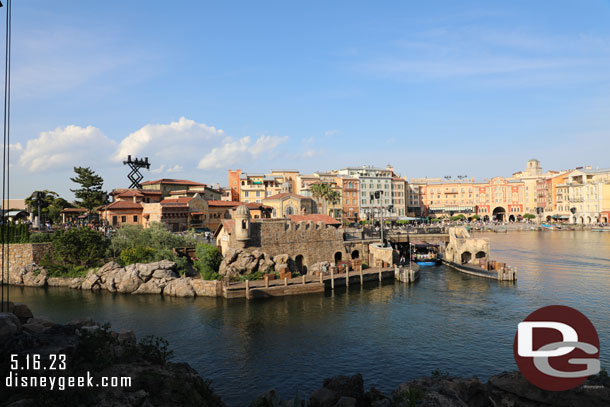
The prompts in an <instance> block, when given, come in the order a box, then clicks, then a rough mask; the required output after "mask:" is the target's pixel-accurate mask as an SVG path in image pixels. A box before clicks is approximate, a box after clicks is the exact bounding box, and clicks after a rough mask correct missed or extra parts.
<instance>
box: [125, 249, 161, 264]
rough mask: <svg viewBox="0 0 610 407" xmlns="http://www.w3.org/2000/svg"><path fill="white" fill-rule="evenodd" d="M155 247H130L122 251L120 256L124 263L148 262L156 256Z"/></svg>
mask: <svg viewBox="0 0 610 407" xmlns="http://www.w3.org/2000/svg"><path fill="white" fill-rule="evenodd" d="M155 254H156V253H155V249H153V248H152V247H143V246H136V247H128V248H126V249H124V250H123V251H122V252H121V255H120V256H119V258H120V259H121V263H123V264H124V265H129V264H134V263H148V262H151V261H153V260H154V258H155Z"/></svg>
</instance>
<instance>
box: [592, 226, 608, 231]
mask: <svg viewBox="0 0 610 407" xmlns="http://www.w3.org/2000/svg"><path fill="white" fill-rule="evenodd" d="M591 231H592V232H610V227H597V226H595V227H592V228H591Z"/></svg>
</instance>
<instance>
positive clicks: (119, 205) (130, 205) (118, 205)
mask: <svg viewBox="0 0 610 407" xmlns="http://www.w3.org/2000/svg"><path fill="white" fill-rule="evenodd" d="M103 208H104V209H142V208H143V207H142V204H139V203H134V202H131V201H114V202H112V203H110V204H108V205H106V206H105V207H103Z"/></svg>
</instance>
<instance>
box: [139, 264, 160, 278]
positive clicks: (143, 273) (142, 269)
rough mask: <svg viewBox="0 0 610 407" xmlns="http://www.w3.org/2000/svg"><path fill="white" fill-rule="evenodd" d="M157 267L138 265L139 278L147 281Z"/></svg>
mask: <svg viewBox="0 0 610 407" xmlns="http://www.w3.org/2000/svg"><path fill="white" fill-rule="evenodd" d="M156 268H157V267H155V266H154V263H138V264H136V270H137V271H138V277H140V278H141V279H142V280H143V281H147V280H148V279H149V278H150V277H151V276H152V274H153V271H155V269H156Z"/></svg>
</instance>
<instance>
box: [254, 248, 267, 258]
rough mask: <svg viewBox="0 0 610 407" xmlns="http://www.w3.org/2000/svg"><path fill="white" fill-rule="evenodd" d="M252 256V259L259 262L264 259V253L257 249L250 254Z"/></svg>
mask: <svg viewBox="0 0 610 407" xmlns="http://www.w3.org/2000/svg"><path fill="white" fill-rule="evenodd" d="M252 256H254V259H256V260H260V259H264V258H265V253H263V252H262V251H260V250H259V249H256V250H254V251H253V252H252Z"/></svg>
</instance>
